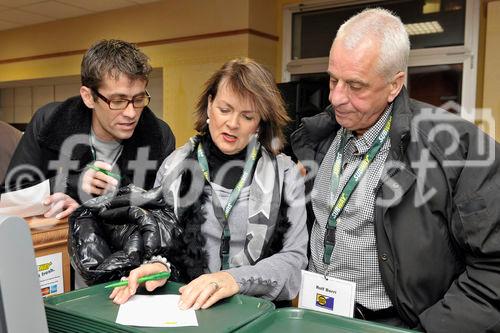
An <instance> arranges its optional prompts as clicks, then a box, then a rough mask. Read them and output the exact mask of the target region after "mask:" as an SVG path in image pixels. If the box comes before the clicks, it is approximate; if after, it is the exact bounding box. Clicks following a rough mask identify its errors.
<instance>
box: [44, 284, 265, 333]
mask: <svg viewBox="0 0 500 333" xmlns="http://www.w3.org/2000/svg"><path fill="white" fill-rule="evenodd" d="M180 286H182V285H181V284H179V283H175V282H168V283H167V284H166V285H165V286H163V287H162V288H158V289H157V290H156V291H155V292H153V293H148V292H147V291H144V292H140V291H139V292H138V294H141V293H143V294H145V293H148V294H156V295H162V294H178V292H179V287H180ZM110 292H111V291H110V290H108V289H104V284H102V285H96V286H92V287H89V288H84V289H79V290H75V291H72V292H68V293H65V294H61V295H57V296H52V297H48V298H46V299H45V313H46V316H47V323H48V326H49V332H50V333H123V332H135V333H137V332H155V333H158V332H178V333H188V332H234V331H235V330H236V329H238V328H240V327H242V326H244V325H245V324H247V323H249V322H250V321H252V320H254V319H256V318H258V317H260V316H262V315H264V314H266V313H268V312H271V311H272V310H273V309H274V304H273V303H272V302H270V301H266V300H263V299H260V298H255V297H250V296H245V295H235V296H233V297H230V298H228V299H225V300H222V301H220V302H218V303H217V304H215V305H213V306H212V307H211V308H209V309H207V310H199V311H196V317H197V318H198V325H199V326H197V327H175V328H170V327H169V328H158V327H136V326H124V325H119V324H116V323H115V320H116V315H117V314H118V308H119V305H116V304H114V303H113V302H112V301H111V300H110V299H109V298H108V295H109V294H110Z"/></svg>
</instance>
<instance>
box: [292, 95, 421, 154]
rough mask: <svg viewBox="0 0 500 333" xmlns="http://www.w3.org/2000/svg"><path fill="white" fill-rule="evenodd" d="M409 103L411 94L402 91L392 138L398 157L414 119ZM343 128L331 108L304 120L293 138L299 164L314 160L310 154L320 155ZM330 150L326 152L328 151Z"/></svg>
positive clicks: (392, 147) (397, 98)
mask: <svg viewBox="0 0 500 333" xmlns="http://www.w3.org/2000/svg"><path fill="white" fill-rule="evenodd" d="M409 103H410V99H409V97H408V92H407V90H406V88H405V87H403V88H402V89H401V92H400V93H399V94H398V96H397V97H396V98H395V100H394V106H393V121H392V126H391V130H390V134H389V136H390V139H391V150H392V151H393V152H394V153H396V154H399V153H400V152H401V150H405V149H406V146H407V144H408V138H409V135H408V134H409V131H410V124H411V119H412V113H411V110H410V106H409ZM340 128H341V126H340V125H339V124H338V123H337V121H336V119H335V114H334V111H333V107H332V106H331V105H330V106H328V107H327V108H326V109H325V110H324V111H323V112H321V113H319V114H317V115H315V116H312V117H308V118H302V123H301V127H299V129H297V130H296V131H295V132H294V133H293V134H292V138H291V142H292V146H293V151H294V152H295V154H296V155H297V157H298V158H299V160H308V159H311V160H312V159H314V157H313V156H312V154H311V151H314V152H317V149H318V146H319V145H320V144H321V143H322V142H325V141H330V142H331V141H332V140H333V138H335V135H336V134H337V131H338V130H339V129H340ZM400 146H401V149H400V148H399V147H400ZM328 147H329V145H328ZM328 147H326V148H327V149H328Z"/></svg>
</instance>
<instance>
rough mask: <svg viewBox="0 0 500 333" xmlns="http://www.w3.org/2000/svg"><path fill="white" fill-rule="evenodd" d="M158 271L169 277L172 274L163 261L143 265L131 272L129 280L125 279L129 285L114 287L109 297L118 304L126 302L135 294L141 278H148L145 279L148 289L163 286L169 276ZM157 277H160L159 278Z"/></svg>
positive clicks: (151, 289)
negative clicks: (162, 274)
mask: <svg viewBox="0 0 500 333" xmlns="http://www.w3.org/2000/svg"><path fill="white" fill-rule="evenodd" d="M158 273H167V274H168V277H169V276H170V272H168V270H167V267H166V266H165V265H164V264H162V263H152V264H145V265H141V266H140V267H138V268H136V269H134V270H132V271H131V272H130V274H129V276H128V280H127V281H123V282H127V285H125V286H119V287H116V288H114V289H113V291H112V292H111V295H109V298H110V299H112V300H113V302H114V303H116V304H123V303H125V302H126V301H127V300H128V299H129V298H130V297H131V296H133V295H135V293H136V291H137V288H138V287H139V283H140V281H141V278H145V279H144V280H147V281H145V287H146V289H147V290H148V291H153V290H155V289H156V288H158V287H161V286H163V285H164V284H165V283H166V282H167V279H168V277H166V275H164V276H160V275H157V274H158ZM152 275H153V276H154V278H153V279H151V277H150V276H152ZM148 276H149V277H148ZM156 278H159V280H158V279H156ZM142 281H143V280H142ZM118 283H119V282H118Z"/></svg>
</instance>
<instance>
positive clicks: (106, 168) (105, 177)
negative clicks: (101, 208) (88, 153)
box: [82, 161, 120, 195]
mask: <svg viewBox="0 0 500 333" xmlns="http://www.w3.org/2000/svg"><path fill="white" fill-rule="evenodd" d="M112 169H113V167H112V166H111V164H109V163H106V162H103V161H95V162H93V163H92V164H89V165H87V170H86V171H85V173H84V175H83V178H82V189H83V191H84V192H86V193H88V194H96V195H103V194H105V193H107V192H112V191H114V190H115V189H116V187H117V186H118V181H119V180H120V175H117V174H115V173H113V172H112V171H111V170H112Z"/></svg>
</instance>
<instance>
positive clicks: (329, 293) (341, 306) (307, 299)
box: [299, 270, 356, 318]
mask: <svg viewBox="0 0 500 333" xmlns="http://www.w3.org/2000/svg"><path fill="white" fill-rule="evenodd" d="M355 296H356V283H355V282H350V281H345V280H341V279H336V278H333V277H328V280H326V279H325V277H324V276H323V275H322V274H317V273H313V272H308V271H304V270H302V282H301V285H300V293H299V308H302V309H309V310H314V311H321V312H326V313H330V314H335V315H339V316H345V317H350V318H352V317H353V315H354V300H355Z"/></svg>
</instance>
